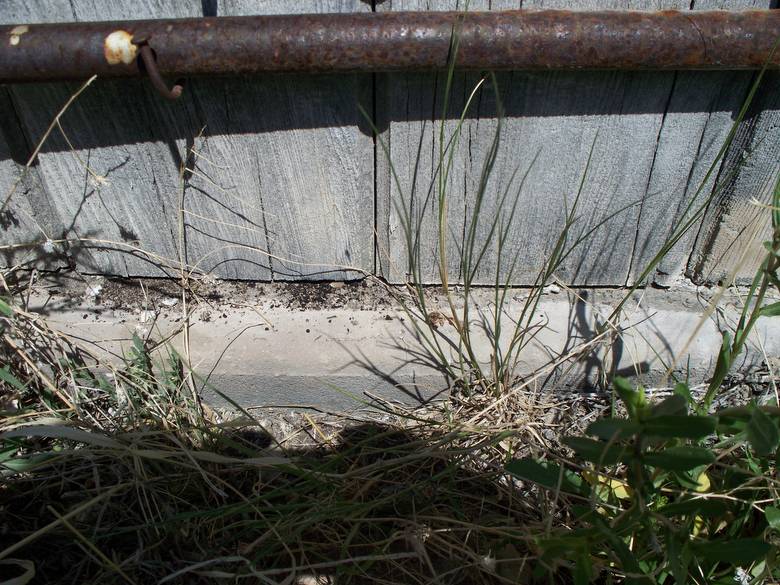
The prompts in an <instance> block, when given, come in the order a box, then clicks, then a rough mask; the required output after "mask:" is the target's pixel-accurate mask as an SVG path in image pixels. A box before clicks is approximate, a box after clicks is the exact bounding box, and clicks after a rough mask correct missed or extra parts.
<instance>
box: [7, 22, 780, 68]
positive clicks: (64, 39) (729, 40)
mask: <svg viewBox="0 0 780 585" xmlns="http://www.w3.org/2000/svg"><path fill="white" fill-rule="evenodd" d="M11 30H12V29H11V27H3V26H0V38H2V37H1V35H3V34H12V32H11ZM453 35H457V38H458V51H457V55H456V59H455V66H456V67H457V68H458V69H462V70H543V71H546V70H555V69H557V70H561V69H563V70H582V69H612V70H679V69H703V70H707V69H709V70H723V69H760V68H761V67H763V66H764V65H767V66H768V67H769V68H770V69H780V50H777V51H774V52H773V48H774V47H775V44H776V42H777V40H778V39H779V38H780V10H744V11H717V10H716V11H679V12H678V11H664V12H639V11H623V12H621V11H566V10H509V11H496V12H469V13H463V12H384V13H354V14H302V15H271V16H241V17H206V18H187V19H165V20H141V21H124V22H82V23H66V24H40V25H39V24H36V25H34V26H30V30H29V32H27V33H25V36H24V41H23V42H20V43H18V44H17V45H16V46H11V45H10V44H8V43H0V83H15V82H23V81H43V80H47V81H55V80H80V79H86V78H88V77H90V76H91V75H93V74H97V75H100V76H103V77H128V76H138V75H141V74H142V73H143V71H141V69H139V66H138V62H137V59H136V56H137V54H138V53H137V49H136V46H135V45H134V44H133V43H132V39H134V38H135V39H148V45H149V47H150V48H151V49H152V50H153V51H154V55H155V62H156V65H157V68H158V70H159V73H160V75H161V76H163V77H180V76H195V75H253V74H258V73H277V72H278V73H285V72H287V73H290V72H295V73H315V72H318V73H338V72H342V73H347V72H370V71H432V70H441V69H444V68H446V67H447V65H448V61H449V59H450V58H451V54H450V49H451V43H452V40H453Z"/></svg>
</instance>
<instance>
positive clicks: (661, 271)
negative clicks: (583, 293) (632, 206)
mask: <svg viewBox="0 0 780 585" xmlns="http://www.w3.org/2000/svg"><path fill="white" fill-rule="evenodd" d="M770 6H771V2H770V0H698V1H696V2H695V3H694V4H693V9H694V10H741V9H751V8H770ZM754 76H755V73H753V72H744V71H741V72H739V71H731V72H693V71H680V72H678V73H676V74H675V79H674V90H673V92H672V94H671V96H670V101H669V106H668V107H667V108H666V112H665V115H664V118H663V123H662V128H661V132H660V133H659V136H658V144H657V146H656V149H655V155H654V156H655V160H654V162H653V170H652V173H651V176H650V180H649V182H648V186H647V192H646V194H645V197H644V200H643V202H642V207H641V213H640V215H639V219H638V222H637V235H636V245H635V249H634V254H633V259H632V264H631V273H630V274H629V281H633V280H635V279H637V278H638V277H639V276H640V274H641V273H642V271H643V270H644V269H645V267H646V266H647V265H648V263H649V262H650V261H651V259H652V258H653V256H655V255H656V253H658V251H659V250H660V249H661V248H662V246H663V245H664V243H665V242H666V240H667V238H668V237H669V236H670V235H671V233H672V232H673V230H674V229H675V226H677V225H679V224H680V223H682V222H683V221H684V220H685V218H686V217H690V214H692V213H693V212H694V211H695V210H696V209H697V208H699V207H700V206H701V205H703V204H706V202H707V199H708V198H709V197H710V195H711V193H712V192H713V189H717V187H716V186H717V184H718V177H719V176H720V177H722V176H723V174H724V173H723V172H722V169H721V165H722V161H721V162H718V163H714V161H715V159H716V157H717V155H718V151H719V150H720V149H721V146H722V145H723V144H724V142H725V141H726V139H727V137H728V134H729V131H730V130H731V128H732V126H733V124H734V120H735V119H736V117H737V114H738V112H739V109H740V107H741V106H742V103H743V101H744V99H745V97H746V95H747V93H748V91H749V89H750V86H751V83H752V80H753V78H754ZM710 171H711V173H710V177H709V179H708V180H707V181H706V182H705V177H706V175H707V174H708V172H710ZM686 210H688V215H687V216H684V212H685V211H686ZM699 229H700V224H697V225H694V226H693V228H692V229H691V230H690V231H689V232H688V233H687V234H686V235H685V236H684V237H683V238H682V239H681V240H680V241H679V242H678V244H677V245H676V246H674V247H673V248H672V249H671V250H670V251H669V253H668V254H667V255H666V257H665V258H664V259H663V261H662V262H661V263H660V264H659V265H658V266H657V268H656V269H655V271H654V272H653V273H651V274H650V275H649V279H650V280H651V281H653V282H655V283H656V284H659V285H662V286H670V285H672V284H673V283H674V282H675V281H676V280H679V279H680V278H681V277H682V276H683V272H684V270H685V269H686V265H687V263H688V260H689V257H690V254H691V249H692V247H693V243H694V241H695V240H696V236H697V233H698V232H699Z"/></svg>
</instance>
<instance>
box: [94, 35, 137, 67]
mask: <svg viewBox="0 0 780 585" xmlns="http://www.w3.org/2000/svg"><path fill="white" fill-rule="evenodd" d="M137 53H138V47H136V46H135V45H134V44H133V35H131V34H130V33H129V32H127V31H125V30H115V31H114V32H112V33H111V34H110V35H108V36H107V37H106V40H105V41H103V55H105V57H106V61H107V62H108V64H109V65H119V64H120V63H124V64H125V65H130V63H132V62H133V61H135V57H136V54H137Z"/></svg>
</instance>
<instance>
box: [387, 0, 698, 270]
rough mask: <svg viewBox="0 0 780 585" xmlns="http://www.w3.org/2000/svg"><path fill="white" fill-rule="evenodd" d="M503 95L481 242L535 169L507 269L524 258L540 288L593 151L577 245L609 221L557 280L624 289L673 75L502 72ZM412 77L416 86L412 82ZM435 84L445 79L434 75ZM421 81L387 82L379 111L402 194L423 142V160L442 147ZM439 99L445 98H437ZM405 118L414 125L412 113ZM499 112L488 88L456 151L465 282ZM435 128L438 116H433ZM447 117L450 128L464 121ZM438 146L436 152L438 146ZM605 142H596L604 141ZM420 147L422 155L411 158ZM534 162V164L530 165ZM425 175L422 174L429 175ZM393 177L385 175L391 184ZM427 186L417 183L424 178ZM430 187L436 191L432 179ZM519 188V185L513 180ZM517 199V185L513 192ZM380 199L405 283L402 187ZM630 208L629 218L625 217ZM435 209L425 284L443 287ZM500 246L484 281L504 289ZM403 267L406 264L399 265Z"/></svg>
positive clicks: (454, 206)
mask: <svg viewBox="0 0 780 585" xmlns="http://www.w3.org/2000/svg"><path fill="white" fill-rule="evenodd" d="M431 4H433V3H429V2H424V1H422V0H418V1H412V0H404V1H403V2H399V1H395V2H393V3H392V5H391V6H387V5H386V4H385V5H382V9H392V10H414V9H416V10H423V9H430V8H431ZM444 4H448V3H435V7H436V9H446V8H454V6H450V5H449V4H448V5H447V6H444ZM569 4H571V3H570V2H565V1H558V2H551V1H538V2H533V1H526V2H523V3H522V7H523V8H571V6H570V5H569ZM519 7H521V5H520V3H519V2H510V1H495V0H494V1H492V2H490V3H488V5H487V8H490V9H494V10H496V9H510V8H519ZM687 7H688V2H683V1H682V0H670V1H668V2H655V3H653V5H652V6H648V4H647V2H638V1H633V2H632V1H620V0H613V1H609V0H602V1H596V0H594V1H589V2H584V3H577V6H576V9H595V8H610V9H613V8H614V9H660V8H687ZM483 8H486V7H483V6H482V5H481V4H479V3H476V4H475V3H473V2H472V3H471V5H470V9H472V10H479V9H483ZM497 77H498V83H499V92H500V95H501V99H502V102H503V105H504V108H505V110H506V118H505V119H504V120H503V127H502V136H501V143H500V147H499V149H498V153H497V157H496V164H495V168H494V171H493V173H492V175H491V178H490V182H489V183H488V188H487V200H486V201H485V203H484V204H483V208H482V215H483V217H482V219H481V220H480V221H481V223H480V228H479V232H478V238H477V241H478V242H479V245H481V243H482V242H484V241H486V239H487V237H488V233H489V225H490V222H491V219H492V217H494V216H495V215H496V214H498V213H500V210H499V209H498V201H499V197H500V194H501V193H503V192H504V190H505V189H506V188H507V185H508V184H509V182H510V177H511V176H512V174H513V172H514V171H515V169H519V170H520V174H522V173H523V172H524V171H525V170H527V169H529V168H530V171H529V174H528V179H527V181H526V182H525V184H524V185H523V188H522V189H521V190H520V191H519V193H517V197H518V207H517V209H518V211H517V214H516V215H515V217H514V220H513V222H512V225H511V228H510V238H509V244H508V246H507V249H506V250H504V252H503V256H504V257H505V258H504V262H505V265H506V264H509V263H511V261H512V260H513V258H514V257H515V256H519V257H518V263H517V266H516V268H515V271H514V273H513V278H512V280H513V282H514V283H515V284H532V283H533V281H534V279H535V277H536V274H537V273H538V271H539V269H540V268H541V266H542V264H543V262H544V261H545V260H546V258H547V257H548V255H549V253H550V251H551V248H552V246H553V245H554V242H555V240H556V238H557V236H558V234H559V233H560V230H561V228H562V225H563V221H564V216H565V209H566V206H567V205H569V206H570V205H571V204H572V202H573V200H574V197H575V196H576V192H577V189H578V186H579V183H580V181H581V180H582V177H583V173H584V171H585V168H586V166H587V160H588V158H589V156H590V155H591V148H592V150H593V152H592V160H591V164H590V167H589V169H588V175H587V177H586V180H585V187H584V190H583V193H582V195H581V198H580V200H579V205H578V212H577V215H578V217H579V218H580V219H579V220H578V222H577V224H576V225H575V229H574V234H573V239H576V237H577V235H578V234H580V233H584V232H586V231H587V230H589V229H591V228H592V227H594V226H596V225H598V224H603V225H602V226H601V227H600V228H598V229H597V230H596V231H595V232H594V233H593V234H592V235H591V236H590V237H589V238H588V239H587V241H586V242H585V243H584V244H583V245H582V246H580V247H579V248H578V249H577V250H575V251H574V252H573V253H572V254H571V256H570V257H569V259H568V260H567V261H566V262H565V263H564V265H563V266H562V267H561V270H560V271H559V273H558V274H559V276H560V277H561V278H563V279H564V280H566V281H568V282H570V283H575V284H589V285H616V284H620V285H622V284H623V283H624V282H625V281H626V277H627V274H628V273H629V270H630V266H631V256H632V251H633V248H634V241H635V238H636V229H637V228H636V226H637V222H638V217H639V212H640V208H641V204H642V201H643V197H644V194H645V191H646V187H647V184H648V178H649V176H650V173H651V169H652V165H653V152H654V148H655V145H656V143H657V141H658V134H659V131H660V128H661V123H662V120H663V115H664V112H665V108H666V106H667V104H668V102H669V99H670V95H671V92H672V88H673V81H674V75H673V74H662V73H628V74H626V73H618V72H589V73H568V72H556V73H524V72H513V73H506V74H500V75H498V76H497ZM413 79H414V78H413ZM473 81H474V78H473V77H472V78H471V79H470V80H469V81H465V78H464V88H463V89H462V88H461V87H457V89H456V95H457V96H458V100H459V101H458V102H456V103H460V104H462V103H463V101H464V100H463V97H462V96H463V94H464V93H466V92H467V91H468V90H469V89H467V88H466V87H465V86H470V84H471V83H473ZM427 83H428V86H429V87H434V86H435V83H436V81H435V80H434V79H432V77H430V76H429V77H428V78H427ZM425 84H426V80H425V79H423V78H422V77H421V76H418V77H417V78H416V79H414V81H413V84H412V82H411V81H410V77H409V76H393V79H392V80H390V81H388V86H389V87H390V90H389V92H388V93H387V94H386V95H384V96H382V97H383V100H384V103H383V101H382V100H380V102H379V104H380V105H379V108H380V109H381V108H383V107H386V108H388V109H389V111H390V113H389V122H388V126H389V128H388V130H387V131H386V133H385V136H386V139H387V140H388V141H389V144H390V152H391V154H390V162H389V163H388V166H390V165H392V166H393V167H395V168H396V170H398V168H399V167H400V168H401V169H402V170H403V173H401V175H402V180H401V183H402V185H401V191H402V192H405V193H407V197H408V192H409V191H410V188H411V185H412V180H411V179H410V177H413V176H414V172H413V171H414V164H413V163H414V161H415V160H416V159H415V157H414V155H415V154H416V152H417V150H415V146H416V145H419V144H423V148H422V153H423V156H424V157H427V156H428V155H427V152H428V150H429V149H430V150H432V151H433V152H435V151H436V148H437V146H436V137H435V136H434V135H433V133H432V132H431V133H429V134H426V132H428V127H429V126H432V125H433V124H432V123H430V122H425V123H421V121H420V120H418V119H416V118H422V119H424V118H423V115H424V113H425V112H433V111H434V110H433V108H432V102H433V100H434V97H433V96H434V93H433V90H431V89H426V87H425ZM439 99H440V98H439ZM399 103H401V104H404V103H406V104H415V106H413V108H417V109H416V110H415V109H409V108H407V110H406V111H405V112H404V111H399V106H398V105H397V104H399ZM404 114H405V115H406V117H404ZM495 115H496V104H495V98H494V95H493V92H492V89H490V88H489V87H485V88H484V89H483V90H482V92H481V95H480V96H479V97H478V101H477V104H476V107H475V113H473V114H470V115H469V116H468V117H467V122H466V123H465V127H464V138H463V139H462V141H461V146H462V148H461V149H460V150H459V152H458V153H457V155H456V159H455V160H456V164H455V172H454V176H453V183H452V185H451V192H452V198H451V200H450V207H449V209H448V215H447V217H448V228H449V231H450V235H449V236H448V237H449V244H450V246H449V249H448V255H449V256H450V257H451V258H453V259H452V260H451V261H450V272H451V273H452V274H457V256H458V255H459V249H461V248H462V242H463V236H462V234H463V233H464V227H465V226H466V225H467V222H468V221H469V218H470V217H471V214H472V211H473V209H474V202H475V194H476V191H477V189H478V183H479V180H480V173H481V170H482V168H483V165H484V161H485V157H486V155H487V153H488V152H489V150H490V143H491V142H492V139H493V136H494V134H495V131H496V125H497V123H496V119H495ZM428 120H430V117H429V118H428ZM454 123H455V122H454V121H448V122H446V124H450V125H451V124H454ZM430 143H433V146H432V147H431V146H429V144H430ZM594 143H595V144H594ZM410 151H411V153H412V154H410ZM535 157H538V158H536V163H535V164H534V165H533V167H531V163H532V161H533V160H534V158H535ZM428 160H430V159H427V160H424V161H422V162H423V163H424V164H420V168H419V169H418V173H417V176H418V177H419V176H423V177H426V176H429V175H430V174H432V172H433V171H432V169H433V168H435V161H432V162H428ZM420 169H422V171H421V170H420ZM387 174H388V173H387V171H385V173H384V176H383V175H379V176H381V177H382V179H383V181H384V180H387V179H386V176H387ZM418 180H419V179H418ZM425 184H426V185H427V183H425ZM514 184H515V185H516V186H519V181H517V180H516V181H515V183H514ZM512 192H513V194H514V188H513V190H512ZM378 193H379V197H380V199H381V198H382V197H388V198H389V199H390V202H388V203H385V204H380V203H378V209H380V210H384V212H383V213H382V214H380V218H381V219H382V220H383V221H384V222H385V223H383V224H382V225H380V229H385V230H386V231H387V233H388V236H387V237H386V242H387V246H388V248H389V254H388V260H387V261H386V262H385V263H383V269H384V272H385V274H386V275H388V276H389V277H390V278H391V279H392V280H394V281H399V280H402V279H403V270H404V269H405V268H404V267H405V266H406V258H405V254H406V247H405V243H404V242H403V239H402V238H401V237H399V235H398V234H399V232H400V229H399V218H398V216H397V213H396V212H395V210H394V207H393V203H392V197H397V196H398V192H397V190H396V191H395V192H393V190H391V189H389V188H385V190H384V191H383V192H382V191H379V192H378ZM621 209H622V211H620V210H621ZM435 217H436V210H435V209H434V210H433V213H429V217H428V220H426V221H424V222H423V225H422V229H421V231H422V241H423V242H425V243H426V246H427V248H426V259H427V258H430V259H431V260H430V263H429V264H428V265H427V266H426V272H425V274H424V279H425V280H428V281H435V280H437V275H436V274H435V270H434V269H433V267H434V266H435V259H436V255H435V254H434V253H428V252H427V250H429V249H435V241H436V237H437V234H436V227H437V226H436V221H435ZM498 261H499V259H498V250H497V249H495V246H493V247H491V248H489V249H488V251H487V254H486V256H485V257H484V258H483V260H482V262H481V265H480V268H479V271H478V273H477V281H478V282H481V283H490V282H493V281H494V278H495V271H496V266H497V263H498ZM394 267H401V268H395V269H394Z"/></svg>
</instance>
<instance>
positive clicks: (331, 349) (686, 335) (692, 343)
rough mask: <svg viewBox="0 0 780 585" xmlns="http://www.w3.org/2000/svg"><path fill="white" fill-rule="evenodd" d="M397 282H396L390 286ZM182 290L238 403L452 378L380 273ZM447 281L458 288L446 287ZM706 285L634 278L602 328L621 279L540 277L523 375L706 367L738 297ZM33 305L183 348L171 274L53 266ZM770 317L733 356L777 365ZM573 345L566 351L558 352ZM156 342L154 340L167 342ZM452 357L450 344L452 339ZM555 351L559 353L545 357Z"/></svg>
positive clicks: (591, 377) (197, 358)
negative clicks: (596, 283)
mask: <svg viewBox="0 0 780 585" xmlns="http://www.w3.org/2000/svg"><path fill="white" fill-rule="evenodd" d="M395 292H396V293H398V294H402V293H403V291H401V290H399V289H396V291H395ZM426 292H427V293H428V297H429V306H428V315H429V320H430V321H431V322H434V323H435V324H436V325H437V328H436V329H435V333H436V335H438V336H439V338H440V341H441V342H442V346H443V347H447V343H448V342H452V343H453V344H454V345H455V347H457V344H458V336H457V332H456V329H455V327H454V326H453V325H452V323H451V322H450V316H449V315H450V309H449V307H448V304H447V303H446V302H445V299H443V298H442V296H441V291H440V289H436V288H431V289H430V290H428V291H426ZM193 293H194V294H192V295H189V296H188V299H187V301H186V312H187V313H188V314H189V315H190V317H189V340H190V341H189V356H190V361H191V366H192V369H193V370H194V371H195V372H197V374H198V375H199V377H200V378H201V379H203V380H208V384H207V385H206V386H205V387H204V395H205V397H206V399H207V400H209V401H212V402H215V403H224V402H225V400H224V399H223V398H221V397H220V396H219V394H218V393H216V392H215V391H214V389H217V390H218V391H219V393H222V395H224V396H226V397H228V398H229V400H230V401H235V402H236V403H238V404H240V405H241V406H243V407H250V406H256V405H257V406H260V405H264V406H269V405H280V406H282V405H285V406H286V405H313V406H318V407H326V408H330V409H339V410H343V409H348V408H350V407H353V406H358V405H360V403H361V401H367V400H370V397H372V396H379V397H382V398H384V399H388V400H400V401H404V402H407V403H414V402H424V401H428V400H431V399H435V398H436V397H437V396H442V393H446V391H447V390H448V387H449V384H450V382H449V381H448V380H447V378H446V377H445V376H444V375H443V373H442V372H441V371H440V370H439V369H438V368H437V367H435V364H433V363H432V362H431V360H430V359H429V357H428V355H429V354H428V352H427V351H426V350H425V348H424V346H423V345H422V344H421V342H420V339H419V336H418V335H417V333H416V331H415V327H414V326H413V322H412V319H413V317H412V316H410V314H408V313H407V312H405V311H404V310H403V309H402V308H401V307H400V306H399V304H398V303H397V302H396V301H395V300H394V299H393V291H392V290H390V289H388V288H387V287H386V285H384V284H382V283H381V282H378V281H375V280H364V281H362V282H357V283H308V284H263V285H259V284H257V285H254V284H246V283H244V284H241V283H223V282H215V281H211V282H207V281H201V282H199V283H196V286H194V287H193ZM455 294H456V295H457V294H459V292H458V291H455ZM528 294H529V291H528V290H521V289H518V290H512V291H511V292H510V294H509V295H508V296H507V302H506V303H505V306H504V307H503V319H504V333H503V334H502V336H501V344H506V343H507V341H508V336H509V330H510V329H511V327H512V326H513V320H515V319H517V316H518V315H519V314H520V311H521V310H522V307H523V303H524V301H525V299H526V298H527V296H528ZM714 294H715V291H714V290H710V289H695V288H693V287H690V288H684V289H679V288H678V289H677V290H674V291H668V290H655V289H647V290H640V291H637V292H636V293H635V294H634V295H632V298H631V299H630V300H629V302H628V303H627V305H626V309H625V314H624V317H623V319H622V321H621V322H620V323H618V324H615V325H618V326H619V329H617V330H616V331H619V334H616V335H614V336H612V338H611V339H610V340H594V336H595V332H596V331H597V328H598V327H599V325H600V324H602V323H603V322H604V319H605V318H606V316H607V315H608V314H609V313H610V311H611V309H612V308H613V307H614V306H615V305H616V304H617V303H618V302H619V301H620V299H622V298H623V296H624V295H625V291H621V290H617V289H611V290H608V289H590V290H572V291H566V290H561V289H560V288H559V287H550V288H548V289H547V290H546V291H545V293H544V295H543V297H542V300H541V302H540V304H539V306H538V308H537V310H536V313H535V315H534V318H533V325H534V327H535V328H536V329H537V332H536V335H535V337H534V338H533V340H532V341H531V342H530V343H529V344H528V345H527V346H526V347H524V349H523V351H522V352H521V354H520V358H519V361H518V364H517V373H518V374H520V375H521V376H522V377H523V378H522V380H524V382H525V383H528V384H529V386H530V387H532V388H542V387H546V388H548V389H549V390H550V391H555V390H556V389H561V388H563V387H566V388H568V389H592V388H594V387H595V386H596V385H597V383H598V380H599V378H600V376H601V375H602V374H603V373H604V372H605V371H608V372H618V373H620V374H621V375H624V376H626V377H629V378H636V379H637V381H641V382H642V383H644V384H646V385H657V384H661V383H664V381H665V380H666V377H665V374H666V371H667V368H668V367H669V366H670V364H673V363H674V364H676V366H675V367H674V371H675V372H676V374H677V375H678V376H679V377H681V378H686V377H687V378H688V379H689V380H691V381H692V382H694V383H695V382H700V381H703V380H705V379H706V378H707V377H708V376H709V375H710V373H711V371H712V368H713V367H714V365H715V361H716V359H717V355H718V350H719V347H720V344H721V337H722V332H723V331H725V330H729V329H733V327H734V324H735V323H736V320H737V319H738V310H739V307H741V305H740V302H739V298H738V297H736V296H724V297H723V298H721V299H720V302H719V304H718V308H717V310H715V311H713V312H712V313H711V314H710V315H709V316H708V317H706V318H702V315H703V314H705V313H706V312H707V306H708V303H709V301H710V300H711V298H712V296H713V295H714ZM493 297H494V294H493V292H492V291H491V290H490V289H482V290H477V291H476V292H474V293H473V295H472V307H473V308H472V313H471V323H472V331H473V338H472V346H473V348H474V351H475V353H476V354H477V357H478V358H479V359H480V360H483V361H485V362H487V361H488V360H489V358H490V355H491V353H492V351H493V347H492V345H491V344H490V343H489V342H488V338H487V336H486V335H485V333H484V331H483V330H482V325H481V324H480V315H481V314H482V315H487V314H490V312H491V311H492V310H493V306H494V305H493ZM29 309H30V310H31V311H33V312H36V313H39V314H40V315H41V316H42V318H44V319H45V320H46V321H47V322H48V323H49V324H50V325H51V326H53V327H55V328H57V329H58V330H60V331H62V332H63V333H65V334H67V335H69V336H72V337H75V338H78V339H80V340H82V341H83V342H84V343H86V344H89V345H90V347H91V348H92V350H93V351H97V352H98V353H100V354H101V355H104V356H106V357H108V358H110V359H113V360H120V359H121V356H122V355H123V354H126V352H127V350H128V347H129V344H130V343H131V342H132V338H133V335H137V336H139V337H140V338H142V339H145V340H149V341H150V342H152V343H157V342H161V341H165V343H164V344H163V346H162V347H164V346H165V345H167V346H168V347H171V346H172V347H174V348H176V350H177V351H179V352H183V334H182V326H183V325H184V323H185V322H186V320H185V317H184V315H185V301H184V300H183V299H182V296H181V293H180V290H179V289H178V286H177V285H176V284H175V283H173V282H170V281H157V280H146V281H137V280H136V281H112V280H107V279H104V278H83V277H74V276H68V277H59V278H56V279H55V278H47V279H45V280H41V281H39V282H38V283H36V284H35V285H34V286H33V289H32V294H31V295H30V299H29ZM779 332H780V327H778V325H777V320H776V319H775V320H774V322H773V320H772V319H770V318H767V319H762V320H760V321H759V322H758V325H757V326H756V329H755V330H754V332H753V334H752V335H751V339H750V342H749V343H748V349H747V351H746V352H745V353H744V354H743V355H742V356H740V359H739V361H738V363H737V364H735V369H736V370H743V371H744V370H750V369H751V368H759V367H762V366H765V365H766V364H767V362H768V363H769V365H770V366H772V367H774V365H775V364H776V362H775V361H774V360H776V359H777V357H778V356H780V333H779ZM573 350H576V351H575V354H574V355H571V357H570V358H569V359H563V360H561V359H560V357H561V356H566V355H570V354H571V353H572V351H573ZM163 351H164V349H159V350H158V352H159V353H160V355H162V352H163ZM448 351H449V352H450V356H451V359H452V360H457V357H456V352H455V351H454V350H452V349H450V350H448ZM554 363H559V365H558V366H557V367H553V366H552V364H554Z"/></svg>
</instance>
